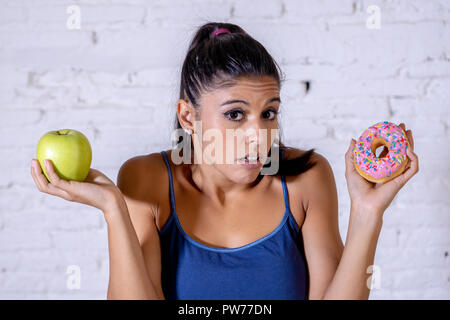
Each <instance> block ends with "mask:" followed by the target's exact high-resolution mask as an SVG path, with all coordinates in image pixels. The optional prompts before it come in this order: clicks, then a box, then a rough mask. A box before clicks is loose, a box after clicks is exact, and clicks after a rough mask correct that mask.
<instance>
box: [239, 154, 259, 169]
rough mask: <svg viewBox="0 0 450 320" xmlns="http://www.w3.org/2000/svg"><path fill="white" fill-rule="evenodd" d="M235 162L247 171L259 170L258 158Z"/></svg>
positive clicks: (247, 158) (241, 159)
mask: <svg viewBox="0 0 450 320" xmlns="http://www.w3.org/2000/svg"><path fill="white" fill-rule="evenodd" d="M237 162H238V163H239V164H240V165H242V166H244V167H245V168H248V169H254V168H259V166H260V165H261V162H260V161H259V156H256V157H243V158H240V159H238V160H237Z"/></svg>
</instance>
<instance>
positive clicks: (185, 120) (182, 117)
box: [177, 99, 195, 131]
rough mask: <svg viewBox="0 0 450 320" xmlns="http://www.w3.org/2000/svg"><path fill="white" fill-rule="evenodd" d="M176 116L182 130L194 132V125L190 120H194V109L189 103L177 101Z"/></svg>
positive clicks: (182, 100)
mask: <svg viewBox="0 0 450 320" xmlns="http://www.w3.org/2000/svg"><path fill="white" fill-rule="evenodd" d="M177 115H178V121H179V122H180V125H181V127H182V128H183V129H191V130H192V131H194V123H193V122H192V120H193V119H194V118H195V117H194V115H195V108H194V107H193V106H192V104H191V103H190V102H187V101H186V100H184V99H179V100H178V103H177Z"/></svg>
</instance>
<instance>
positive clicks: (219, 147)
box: [192, 76, 280, 183]
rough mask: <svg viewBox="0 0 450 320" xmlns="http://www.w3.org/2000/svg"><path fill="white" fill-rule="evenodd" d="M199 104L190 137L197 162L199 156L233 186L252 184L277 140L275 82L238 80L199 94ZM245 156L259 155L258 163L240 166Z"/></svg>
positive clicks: (277, 102)
mask: <svg viewBox="0 0 450 320" xmlns="http://www.w3.org/2000/svg"><path fill="white" fill-rule="evenodd" d="M199 104H200V110H199V113H198V114H197V118H196V121H197V123H196V126H194V128H193V131H194V135H193V136H192V139H193V143H194V150H195V154H196V157H197V159H199V156H201V157H202V161H203V163H204V164H208V165H212V166H214V167H215V169H216V170H218V171H220V172H221V173H222V174H223V175H225V176H226V177H227V178H229V179H230V180H232V181H235V182H236V183H249V182H251V181H254V180H255V179H256V177H257V176H258V174H259V172H260V171H261V169H262V166H263V164H264V163H265V161H266V159H267V153H268V151H269V149H270V147H271V145H272V143H273V141H274V139H275V138H276V137H277V130H278V117H277V113H278V111H279V108H280V90H279V88H278V84H277V82H276V80H275V79H274V78H272V77H269V76H264V77H252V78H249V77H245V78H239V79H237V80H236V83H235V85H233V86H228V87H223V88H220V89H216V90H213V91H211V92H208V93H203V94H202V95H201V97H200V101H199ZM199 125H201V135H202V136H203V142H202V145H201V146H200V145H199V144H198V141H199V140H198V138H200V129H199V127H198V126H199ZM227 132H228V135H227ZM199 152H201V154H200V153H199ZM247 155H249V156H255V157H256V156H259V161H256V160H250V164H256V166H253V167H252V166H249V165H245V164H242V162H243V161H241V160H240V159H241V158H242V157H244V156H247Z"/></svg>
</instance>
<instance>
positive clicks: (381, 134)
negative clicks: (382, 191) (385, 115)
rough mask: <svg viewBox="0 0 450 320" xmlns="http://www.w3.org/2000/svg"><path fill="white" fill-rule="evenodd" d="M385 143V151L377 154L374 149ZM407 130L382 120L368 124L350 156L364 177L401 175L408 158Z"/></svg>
mask: <svg viewBox="0 0 450 320" xmlns="http://www.w3.org/2000/svg"><path fill="white" fill-rule="evenodd" d="M383 145H384V146H385V147H386V148H387V149H388V153H387V154H386V155H385V156H383V157H377V155H376V149H377V148H378V147H380V146H383ZM408 146H409V142H408V139H407V137H406V132H405V131H404V130H403V129H402V128H401V127H400V126H398V125H396V124H394V123H392V122H389V121H383V122H378V123H376V124H374V125H373V126H371V127H369V128H367V129H366V130H365V131H364V132H363V134H362V135H361V136H360V137H359V139H358V140H357V141H356V144H355V148H354V149H353V156H354V157H353V158H354V163H355V168H356V171H357V172H358V173H359V174H360V175H361V176H362V177H364V178H365V179H367V180H368V181H371V182H375V183H385V182H387V181H389V180H391V179H394V178H395V177H397V176H398V175H400V174H401V173H402V172H403V171H404V170H405V168H406V165H407V164H408V162H409V158H408V157H407V155H406V150H407V148H408Z"/></svg>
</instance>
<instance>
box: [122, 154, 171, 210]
mask: <svg viewBox="0 0 450 320" xmlns="http://www.w3.org/2000/svg"><path fill="white" fill-rule="evenodd" d="M165 170H166V168H165V164H164V160H163V158H162V155H161V153H159V152H154V153H150V154H147V155H139V156H135V157H132V158H130V159H128V160H126V161H125V162H124V163H123V164H122V166H121V167H120V169H119V173H118V175H117V187H118V188H119V189H120V190H121V192H122V194H123V195H124V197H125V198H126V200H127V203H129V202H131V201H133V202H134V203H135V204H136V205H137V204H139V205H140V206H142V208H143V210H145V209H147V210H148V209H150V210H151V212H152V213H153V214H156V212H157V210H158V206H159V201H160V199H161V197H163V196H164V193H163V192H162V188H161V184H163V183H165V182H166V179H167V177H166V176H165V174H166V173H165Z"/></svg>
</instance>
